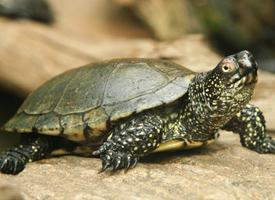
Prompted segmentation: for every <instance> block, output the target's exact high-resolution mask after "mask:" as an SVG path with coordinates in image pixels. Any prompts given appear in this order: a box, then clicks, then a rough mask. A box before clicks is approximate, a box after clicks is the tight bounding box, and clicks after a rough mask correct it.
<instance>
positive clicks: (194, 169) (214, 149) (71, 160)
mask: <svg viewBox="0 0 275 200" xmlns="http://www.w3.org/2000/svg"><path fill="white" fill-rule="evenodd" d="M100 165H101V163H100V160H99V159H97V158H82V157H74V156H67V157H62V158H53V159H47V160H43V161H39V162H36V163H31V164H29V165H28V166H27V168H26V169H25V170H24V171H23V172H22V173H21V174H19V175H17V176H8V175H0V183H1V184H2V185H3V184H5V183H9V184H12V185H14V186H16V187H19V188H20V189H21V191H22V193H23V194H24V197H26V199H28V200H32V199H35V200H42V199H43V200H46V199H49V200H52V199H54V200H63V199H64V200H65V199H66V200H79V199H91V200H103V199H120V200H123V199H136V200H139V199H140V200H141V199H158V200H161V199H165V200H167V199H173V200H174V199H217V200H220V199H230V200H231V199H244V200H245V199H274V197H275V185H274V180H275V173H274V168H275V156H274V155H260V154H258V153H255V152H252V151H250V150H247V149H245V148H243V147H241V146H240V144H239V139H238V136H237V135H233V134H231V133H227V132H224V133H223V134H222V136H221V138H220V140H219V141H218V142H217V143H215V144H213V145H210V146H207V147H204V148H201V149H195V150H191V151H181V152H174V153H173V152H172V153H162V154H154V155H151V156H149V157H147V158H145V159H143V160H142V161H141V162H140V163H139V164H138V165H137V166H136V167H135V168H134V169H130V170H129V171H127V172H124V171H120V172H118V173H112V172H106V173H98V171H99V169H100Z"/></svg>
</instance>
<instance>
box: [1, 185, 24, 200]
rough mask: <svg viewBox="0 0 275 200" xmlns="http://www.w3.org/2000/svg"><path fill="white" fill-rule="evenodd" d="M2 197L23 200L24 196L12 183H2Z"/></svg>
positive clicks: (9, 199) (10, 199) (6, 199)
mask: <svg viewBox="0 0 275 200" xmlns="http://www.w3.org/2000/svg"><path fill="white" fill-rule="evenodd" d="M0 199H1V200H23V199H24V198H23V196H22V195H21V193H20V192H19V191H18V188H17V187H14V186H10V185H8V184H7V185H0Z"/></svg>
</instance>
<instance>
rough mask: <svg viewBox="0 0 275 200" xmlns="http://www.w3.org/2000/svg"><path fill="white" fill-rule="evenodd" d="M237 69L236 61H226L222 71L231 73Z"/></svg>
mask: <svg viewBox="0 0 275 200" xmlns="http://www.w3.org/2000/svg"><path fill="white" fill-rule="evenodd" d="M235 69H236V66H235V64H234V63H226V64H224V65H222V71H223V72H224V73H230V72H233V71H234V70H235Z"/></svg>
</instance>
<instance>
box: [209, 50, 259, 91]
mask: <svg viewBox="0 0 275 200" xmlns="http://www.w3.org/2000/svg"><path fill="white" fill-rule="evenodd" d="M257 69H258V64H257V62H256V61H255V59H254V57H253V55H252V54H251V53H250V52H249V51H241V52H239V53H236V54H233V55H230V56H228V57H226V58H224V59H222V60H221V62H220V63H219V64H218V65H217V67H216V68H215V69H214V70H213V71H212V76H213V78H216V79H218V80H219V84H220V85H221V86H220V87H223V88H224V89H227V88H228V89H230V88H235V89H241V88H244V87H254V86H255V84H256V82H257Z"/></svg>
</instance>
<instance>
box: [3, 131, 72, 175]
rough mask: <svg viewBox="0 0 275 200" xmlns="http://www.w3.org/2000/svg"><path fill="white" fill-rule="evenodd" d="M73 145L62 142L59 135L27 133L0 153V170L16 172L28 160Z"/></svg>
mask: <svg viewBox="0 0 275 200" xmlns="http://www.w3.org/2000/svg"><path fill="white" fill-rule="evenodd" d="M73 146H74V144H73V143H70V142H69V141H67V142H64V139H63V138H60V137H55V136H47V135H38V134H28V135H26V136H24V137H23V138H22V141H21V143H20V144H19V145H17V146H15V147H12V148H10V149H8V150H7V151H5V152H3V153H1V154H0V172H2V173H6V174H18V173H19V172H21V171H22V170H23V169H24V168H25V165H26V164H27V163H28V162H32V161H37V160H40V159H43V158H45V157H48V156H49V155H50V154H51V152H52V151H54V150H56V149H59V148H63V147H69V148H73Z"/></svg>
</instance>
